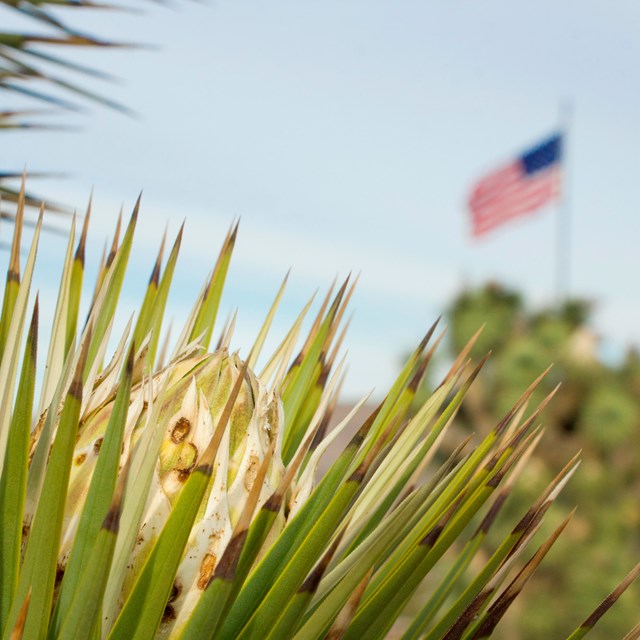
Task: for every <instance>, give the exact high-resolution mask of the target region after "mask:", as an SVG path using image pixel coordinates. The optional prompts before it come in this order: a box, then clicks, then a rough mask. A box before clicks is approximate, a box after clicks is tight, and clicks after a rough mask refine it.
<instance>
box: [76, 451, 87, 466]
mask: <svg viewBox="0 0 640 640" xmlns="http://www.w3.org/2000/svg"><path fill="white" fill-rule="evenodd" d="M86 459H87V454H86V453H81V454H80V455H79V456H76V459H75V463H76V464H77V465H81V464H82V463H83V462H84V461H85V460H86Z"/></svg>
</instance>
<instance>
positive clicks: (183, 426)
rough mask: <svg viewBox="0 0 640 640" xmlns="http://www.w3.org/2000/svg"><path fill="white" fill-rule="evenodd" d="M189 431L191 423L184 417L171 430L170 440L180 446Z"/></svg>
mask: <svg viewBox="0 0 640 640" xmlns="http://www.w3.org/2000/svg"><path fill="white" fill-rule="evenodd" d="M189 431H191V423H190V422H189V421H188V420H187V419H186V418H185V417H182V418H180V419H179V420H178V422H176V424H175V426H174V427H173V429H172V430H171V440H173V442H175V443H176V444H180V443H181V442H182V441H183V440H184V439H185V438H186V437H187V435H188V434H189Z"/></svg>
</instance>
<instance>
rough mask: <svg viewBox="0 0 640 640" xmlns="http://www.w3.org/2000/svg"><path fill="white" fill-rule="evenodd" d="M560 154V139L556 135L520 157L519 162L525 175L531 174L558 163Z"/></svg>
mask: <svg viewBox="0 0 640 640" xmlns="http://www.w3.org/2000/svg"><path fill="white" fill-rule="evenodd" d="M561 153H562V137H561V136H560V135H559V134H556V135H554V136H552V137H551V138H549V139H548V140H545V141H544V142H543V143H541V144H539V145H538V146H537V147H534V148H533V149H531V150H530V151H527V152H526V153H525V154H523V155H522V156H521V157H520V161H521V162H522V166H523V167H524V171H525V173H527V174H531V173H535V172H536V171H541V170H542V169H546V168H547V167H549V166H551V165H552V164H556V163H557V162H560V156H561Z"/></svg>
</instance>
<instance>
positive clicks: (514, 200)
mask: <svg viewBox="0 0 640 640" xmlns="http://www.w3.org/2000/svg"><path fill="white" fill-rule="evenodd" d="M561 159H562V136H561V135H560V134H555V135H553V136H551V137H550V138H548V139H546V140H544V141H543V142H541V143H540V144H538V145H536V146H535V147H533V148H532V149H529V150H528V151H526V152H525V153H523V154H522V155H520V156H519V157H517V158H516V159H515V160H513V161H512V162H510V163H509V164H507V165H506V166H504V167H502V168H500V169H498V170H497V171H494V172H492V173H490V174H489V175H487V176H486V177H484V178H482V179H481V180H480V181H479V182H478V183H477V184H476V185H475V186H474V188H473V190H472V192H471V196H470V197H469V210H470V212H471V222H472V233H473V235H474V236H480V235H482V234H484V233H486V232H487V231H490V230H491V229H493V228H494V227H497V226H498V225H500V224H502V223H503V222H506V221H507V220H511V219H512V218H516V217H518V216H522V215H525V214H528V213H533V212H535V211H537V210H538V209H540V208H541V207H543V206H544V205H545V204H547V203H548V202H551V201H553V200H555V199H556V198H557V197H558V196H559V192H560V164H561Z"/></svg>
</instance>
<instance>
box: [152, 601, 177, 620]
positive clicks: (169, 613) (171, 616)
mask: <svg viewBox="0 0 640 640" xmlns="http://www.w3.org/2000/svg"><path fill="white" fill-rule="evenodd" d="M156 619H157V618H156ZM175 619H176V612H175V611H174V609H173V607H172V606H171V605H170V604H168V605H167V606H166V607H165V608H164V613H163V614H162V622H165V623H166V622H171V621H172V620H175Z"/></svg>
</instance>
